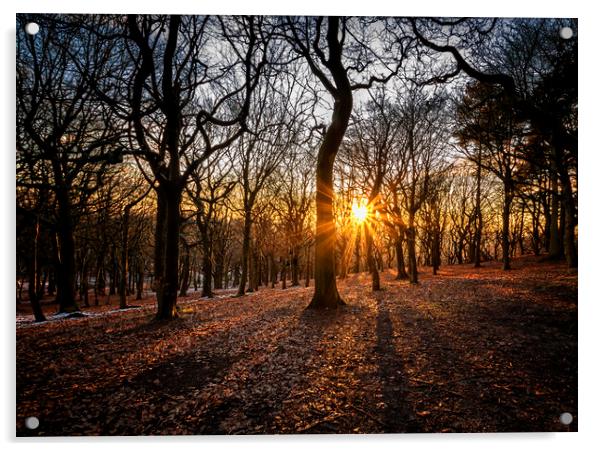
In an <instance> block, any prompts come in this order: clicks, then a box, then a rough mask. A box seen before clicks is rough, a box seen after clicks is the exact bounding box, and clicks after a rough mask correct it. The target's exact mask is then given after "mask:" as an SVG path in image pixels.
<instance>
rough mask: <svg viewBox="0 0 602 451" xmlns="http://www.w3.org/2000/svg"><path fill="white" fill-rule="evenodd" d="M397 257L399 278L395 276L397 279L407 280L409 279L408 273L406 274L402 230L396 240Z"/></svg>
mask: <svg viewBox="0 0 602 451" xmlns="http://www.w3.org/2000/svg"><path fill="white" fill-rule="evenodd" d="M395 256H396V257H397V276H395V279H396V280H405V279H407V278H408V273H407V272H406V266H405V262H404V256H403V237H402V231H401V230H400V231H399V233H398V235H397V237H396V238H395Z"/></svg>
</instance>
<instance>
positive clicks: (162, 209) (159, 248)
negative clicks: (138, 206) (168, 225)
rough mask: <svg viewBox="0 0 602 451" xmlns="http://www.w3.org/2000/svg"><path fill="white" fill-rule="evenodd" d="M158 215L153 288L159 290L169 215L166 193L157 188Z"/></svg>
mask: <svg viewBox="0 0 602 451" xmlns="http://www.w3.org/2000/svg"><path fill="white" fill-rule="evenodd" d="M156 193H157V216H156V224H155V254H154V267H153V270H154V277H153V279H154V280H153V290H154V291H155V292H157V298H158V297H159V290H160V288H161V285H162V283H163V282H162V281H163V269H164V266H165V221H166V215H167V209H166V202H167V201H166V199H165V193H164V192H163V190H162V189H157V190H156Z"/></svg>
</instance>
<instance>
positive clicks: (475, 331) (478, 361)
mask: <svg viewBox="0 0 602 451" xmlns="http://www.w3.org/2000/svg"><path fill="white" fill-rule="evenodd" d="M467 282H468V281H467ZM477 285H478V284H475V283H474V281H471V282H469V283H467V284H466V287H465V288H464V289H469V287H470V288H471V289H477V288H478V286H477ZM488 292H489V290H488V289H486V290H484V291H483V290H482V293H483V294H485V295H487V293H488ZM492 294H494V292H492ZM434 295H435V299H429V306H430V307H429V308H431V307H432V308H438V307H441V308H443V309H445V311H446V312H448V313H449V312H450V311H451V312H452V313H453V315H452V317H451V319H450V318H448V317H445V316H444V317H441V318H438V319H437V320H436V321H435V319H434V317H433V316H432V314H430V313H429V312H428V311H425V310H424V309H420V308H418V307H417V306H413V305H412V304H411V303H405V304H404V307H406V314H407V315H408V316H410V317H414V318H416V319H417V321H416V322H415V326H414V327H413V329H412V332H413V333H412V335H413V337H414V338H415V339H416V340H417V341H418V343H420V342H422V343H423V345H422V346H420V345H418V346H417V348H418V353H419V354H421V353H424V351H421V349H424V348H426V349H428V350H430V352H429V355H428V356H424V355H422V358H423V360H424V357H426V361H427V362H428V363H427V364H426V368H423V372H426V373H429V374H428V377H427V376H423V378H424V379H428V380H426V381H420V380H418V386H419V387H421V390H422V399H419V400H418V404H417V409H416V410H420V409H424V411H425V412H428V413H429V414H428V415H425V417H424V418H421V419H420V422H421V423H422V424H421V425H420V428H421V429H422V430H426V431H432V430H440V429H444V428H447V429H451V430H455V431H465V432H484V431H496V432H504V431H514V432H518V431H551V430H559V431H560V430H567V428H563V427H562V426H561V425H560V424H559V423H558V416H559V415H560V413H562V412H563V411H572V412H571V413H575V412H576V407H577V406H576V399H577V397H576V387H577V386H576V382H577V381H576V375H577V371H576V369H577V366H576V363H577V355H576V313H575V312H568V311H561V312H555V310H554V308H552V307H550V306H546V305H544V304H530V305H525V303H524V301H523V300H517V299H511V298H508V299H502V300H496V301H489V302H487V303H483V302H482V301H478V302H469V303H468V304H467V303H466V302H462V303H460V302H459V301H457V300H456V301H450V300H449V299H447V300H443V299H436V294H434ZM497 297H498V298H499V295H498V296H497ZM450 302H452V305H450V304H449V303H450ZM454 310H455V311H454ZM555 313H556V316H555ZM408 377H409V376H408ZM439 399H440V400H442V401H443V403H444V408H447V409H448V410H449V411H448V412H447V413H445V411H444V410H443V411H437V409H438V406H437V400H439ZM420 406H421V407H420ZM450 407H451V410H450V409H449V408H450ZM434 411H435V412H436V414H435V415H433V413H434ZM437 415H439V416H440V418H437ZM441 419H444V420H441ZM570 430H576V423H575V424H573V425H572V426H571V428H570Z"/></svg>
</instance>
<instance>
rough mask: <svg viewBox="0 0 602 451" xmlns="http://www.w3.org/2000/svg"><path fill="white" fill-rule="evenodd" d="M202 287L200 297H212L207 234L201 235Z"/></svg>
mask: <svg viewBox="0 0 602 451" xmlns="http://www.w3.org/2000/svg"><path fill="white" fill-rule="evenodd" d="M202 242H203V263H202V266H203V288H202V291H201V297H207V298H212V297H213V291H212V290H211V278H212V271H213V268H212V262H211V243H210V241H209V237H208V236H203V238H202Z"/></svg>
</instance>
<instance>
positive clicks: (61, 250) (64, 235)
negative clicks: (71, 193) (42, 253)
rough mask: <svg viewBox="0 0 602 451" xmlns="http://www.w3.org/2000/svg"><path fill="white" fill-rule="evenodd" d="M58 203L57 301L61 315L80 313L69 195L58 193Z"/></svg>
mask: <svg viewBox="0 0 602 451" xmlns="http://www.w3.org/2000/svg"><path fill="white" fill-rule="evenodd" d="M57 201H58V206H59V208H58V212H59V218H58V230H57V239H58V246H57V249H58V270H57V277H56V285H57V300H58V303H59V312H60V313H72V312H75V311H79V306H78V305H77V303H76V302H75V240H74V237H73V229H74V226H73V220H72V212H71V203H70V201H69V197H68V194H67V193H62V192H60V191H59V192H57Z"/></svg>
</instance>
